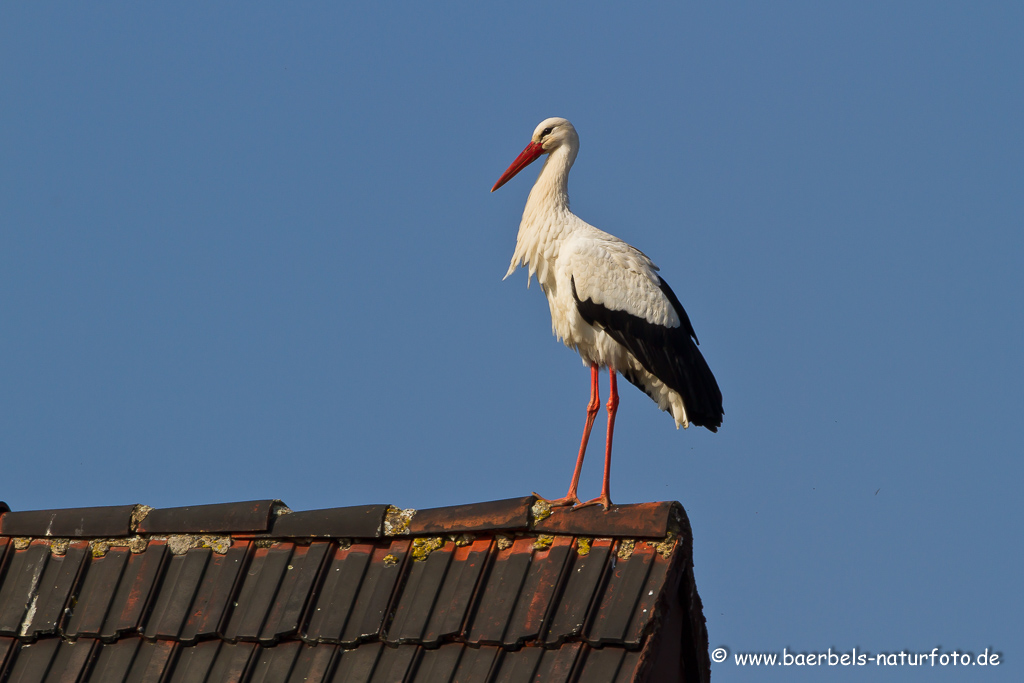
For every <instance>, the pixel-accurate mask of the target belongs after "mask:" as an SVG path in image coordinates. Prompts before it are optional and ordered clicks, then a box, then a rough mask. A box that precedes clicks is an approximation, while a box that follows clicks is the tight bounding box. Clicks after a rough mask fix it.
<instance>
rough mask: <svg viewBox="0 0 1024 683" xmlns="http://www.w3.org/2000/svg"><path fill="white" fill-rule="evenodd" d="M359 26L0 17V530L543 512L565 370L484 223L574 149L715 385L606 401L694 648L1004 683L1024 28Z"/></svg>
mask: <svg viewBox="0 0 1024 683" xmlns="http://www.w3.org/2000/svg"><path fill="white" fill-rule="evenodd" d="M351 7H353V8H354V9H353V8H341V3H337V4H335V3H330V4H328V3H303V4H301V5H293V4H284V3H279V4H277V5H270V4H257V5H253V4H251V3H234V4H224V3H194V4H190V5H185V6H181V5H178V4H167V3H160V4H153V3H149V4H144V5H138V4H133V3H123V4H117V5H110V4H98V3H97V4H90V5H89V6H88V7H85V6H77V7H70V6H69V5H66V4H37V3H32V4H25V3H15V2H3V3H2V4H0V99H2V102H0V453H2V457H3V462H4V468H3V478H2V481H0V499H2V500H5V501H7V502H8V503H9V504H10V505H11V507H12V508H14V509H21V510H25V509H39V508H51V507H72V506H85V505H110V504H123V503H134V502H141V503H146V504H149V505H153V506H158V507H159V506H174V505H187V504H194V503H213V502H222V501H236V500H248V499H255V498H280V499H283V500H284V501H285V502H286V503H287V504H288V505H290V506H291V507H292V508H294V509H312V508H320V507H333V506H343V505H355V504H363V503H393V504H396V505H399V506H402V507H416V508H423V507H432V506H439V505H450V504H457V503H469V502H476V501H484V500H492V499H497V498H508V497H512V496H521V495H526V494H528V493H529V492H531V491H538V492H540V493H542V494H544V495H548V496H552V497H553V496H560V495H563V494H564V493H565V488H566V486H567V484H568V480H569V475H570V473H571V471H572V465H573V461H574V457H575V450H576V447H577V444H578V439H579V434H580V430H581V428H582V424H583V418H584V409H585V404H586V401H587V394H588V373H587V371H586V370H585V368H584V367H583V366H582V364H581V363H580V361H579V360H578V358H577V357H576V355H575V354H574V353H572V352H571V351H569V350H567V349H565V348H564V347H563V346H561V345H560V344H558V343H557V342H556V341H555V340H554V339H553V337H552V336H551V333H550V322H549V317H548V311H547V305H546V303H545V302H544V299H543V295H542V294H541V292H540V290H539V289H538V288H537V287H536V285H535V286H533V287H532V288H530V289H529V290H527V288H526V276H525V272H523V271H519V272H518V273H517V274H516V275H514V276H513V277H511V278H509V279H508V280H506V281H504V282H503V281H502V279H501V278H502V275H503V274H504V273H505V269H506V267H507V265H508V261H509V259H510V257H511V254H512V248H513V245H514V243H515V234H516V229H517V227H518V224H519V218H520V215H521V211H522V207H523V204H524V202H525V199H526V195H527V192H528V190H529V187H530V185H531V183H532V181H533V178H534V177H535V175H536V170H535V169H532V168H531V169H528V170H527V171H526V172H524V173H523V174H521V175H520V176H519V177H517V178H516V179H515V180H514V181H512V182H511V183H509V184H508V185H507V186H505V187H504V188H502V189H501V190H500V191H499V192H497V193H495V194H493V195H492V194H489V193H488V190H489V188H490V187H491V185H492V184H493V183H494V181H495V180H496V179H497V178H498V176H499V175H500V174H501V172H502V171H504V169H505V168H506V166H507V165H508V164H509V163H510V162H511V161H512V159H513V158H514V157H515V156H516V154H518V153H519V151H520V150H521V149H522V148H523V146H524V145H525V144H526V143H527V142H528V141H529V136H530V134H531V132H532V130H533V128H534V126H535V125H536V124H537V123H538V122H539V121H540V120H541V119H543V118H545V117H548V116H556V115H557V116H565V117H567V118H569V119H571V120H572V122H573V123H574V124H575V125H576V128H577V129H578V131H579V133H580V136H581V140H582V150H581V153H580V156H579V159H578V160H577V163H576V167H575V168H574V170H573V174H572V178H571V183H570V192H571V196H572V200H573V208H574V209H575V211H576V212H577V213H578V214H579V215H581V216H582V217H583V218H584V219H586V220H588V221H589V222H591V223H593V224H595V225H597V226H598V227H601V228H603V229H606V230H608V231H610V232H612V233H614V234H617V235H618V236H620V237H622V238H624V239H626V240H627V241H629V242H631V243H633V244H635V245H636V246H637V247H639V248H640V249H642V250H644V251H645V252H646V253H648V254H649V255H650V256H651V257H652V258H653V259H654V260H655V262H656V263H658V265H660V266H661V268H662V273H663V274H664V276H665V278H666V280H668V281H669V282H670V283H671V285H672V287H673V288H674V289H675V291H676V293H677V294H678V295H679V297H680V298H681V299H682V301H683V304H684V305H685V306H686V308H687V311H688V312H689V315H690V318H691V319H692V321H693V324H694V326H695V328H696V330H697V333H698V335H699V336H700V339H701V343H702V346H701V348H702V350H703V351H704V354H705V355H706V357H707V359H708V361H709V363H710V364H711V366H712V368H713V369H714V371H715V373H716V375H717V376H718V379H719V382H720V384H721V386H722V390H723V393H724V395H725V408H726V415H725V424H724V426H723V428H722V430H721V431H720V432H719V433H718V434H711V433H709V432H707V431H705V430H699V429H696V428H695V429H690V430H688V431H678V432H677V431H676V430H675V429H674V428H673V424H672V420H671V418H670V417H668V415H666V414H664V413H661V412H659V411H658V410H657V409H656V408H655V406H654V404H653V403H651V402H650V401H649V400H648V399H647V398H646V397H645V396H644V395H643V394H641V393H640V392H639V391H637V390H635V389H634V388H632V387H630V386H628V385H625V384H624V386H623V389H624V391H623V396H622V403H621V406H620V409H619V420H618V425H617V433H616V438H617V444H616V449H615V460H614V463H613V481H612V497H613V499H614V500H616V501H617V502H639V501H648V500H664V499H674V500H679V501H681V502H682V503H683V505H684V506H685V507H686V509H687V511H688V513H689V515H690V519H691V521H692V523H693V526H694V532H695V536H696V541H695V546H696V547H695V559H696V568H695V572H696V577H697V582H698V586H699V589H700V592H701V595H702V597H703V599H704V605H705V610H706V614H707V618H708V629H709V632H710V637H711V645H712V647H715V646H718V645H722V646H726V647H728V648H729V650H730V651H732V652H745V651H781V649H782V648H783V647H788V648H789V649H790V650H791V651H794V650H795V651H812V652H813V651H824V650H826V649H827V648H829V647H832V648H834V649H844V650H845V649H849V648H852V647H854V646H856V647H858V648H861V649H862V650H867V651H869V652H872V653H877V652H892V651H899V650H901V649H910V650H914V651H919V650H927V651H930V650H931V649H932V648H933V647H936V646H940V647H941V648H942V649H943V651H946V652H949V651H952V650H953V649H961V650H963V649H966V650H969V651H971V652H975V653H977V652H981V651H982V650H984V648H986V647H989V648H994V649H995V650H997V651H1000V652H1002V653H1003V657H1004V659H1005V663H1004V664H1003V665H1001V666H999V667H997V668H991V667H990V668H989V669H987V670H984V671H983V670H981V669H974V670H972V671H968V672H964V671H963V670H962V669H958V670H954V669H952V668H948V669H941V668H938V667H936V668H934V669H927V670H921V669H912V668H910V667H903V668H900V669H894V670H890V671H878V670H876V669H875V668H874V667H871V668H870V669H857V668H847V669H836V668H832V669H828V668H827V667H826V668H824V669H816V670H807V669H795V668H790V669H782V668H778V669H775V670H766V669H760V670H757V669H742V668H740V667H737V666H736V665H734V664H732V663H725V664H719V665H716V666H715V667H714V676H715V680H716V681H752V680H758V681H764V680H768V681H816V680H839V681H868V680H893V681H895V680H901V681H902V680H910V681H929V682H930V681H947V680H949V681H952V680H978V681H1004V680H1005V681H1009V680H1022V678H1021V677H1022V675H1024V674H1022V673H1021V665H1020V661H1021V659H1022V658H1024V652H1022V651H1021V649H1020V648H1021V643H1022V642H1024V638H1022V636H1024V628H1022V621H1021V613H1022V612H1024V600H1022V593H1024V591H1022V589H1021V582H1020V573H1021V567H1022V564H1024V552H1022V541H1021V539H1022V535H1021V525H1022V523H1024V514H1022V503H1021V502H1020V501H1021V497H1020V493H1019V489H1020V487H1021V482H1022V475H1024V466H1022V461H1021V455H1022V451H1024V448H1022V446H1024V438H1022V429H1021V424H1022V418H1021V416H1022V414H1024V388H1022V387H1024V267H1022V262H1024V235H1022V222H1024V221H1022V217H1024V182H1022V181H1024V125H1022V118H1021V117H1022V112H1024V78H1022V74H1024V40H1022V38H1021V36H1022V28H1024V9H1022V7H1021V5H1020V4H1019V3H1009V2H1007V3H966V2H964V3H936V2H919V3H889V2H849V3H817V2H775V3H715V4H714V5H713V6H706V3H701V4H698V3H688V4H685V5H681V4H676V3H672V4H649V5H646V6H645V8H638V7H636V6H633V7H631V8H630V9H628V10H626V9H623V8H621V7H618V8H617V7H612V6H596V5H594V4H593V3H586V4H579V5H575V6H561V5H559V6H553V3H536V4H535V3H516V4H515V7H514V8H505V9H496V8H494V7H479V6H476V5H470V4H466V3H463V4H460V5H454V4H449V5H436V4H424V3H381V4H380V5H370V4H367V3H352V4H351ZM603 391H604V389H603ZM603 420H604V416H603V414H602V415H601V416H600V417H599V423H598V424H599V429H601V427H600V425H602V424H603ZM597 440H598V441H600V437H598V439H597ZM599 477H600V456H599V449H595V450H594V451H593V452H592V454H591V459H590V460H588V463H587V467H586V468H585V472H584V479H583V485H582V488H581V496H583V497H585V498H586V497H591V496H594V495H596V494H597V493H598V489H599ZM965 674H969V675H967V676H965Z"/></svg>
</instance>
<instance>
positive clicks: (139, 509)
mask: <svg viewBox="0 0 1024 683" xmlns="http://www.w3.org/2000/svg"><path fill="white" fill-rule="evenodd" d="M152 511H153V508H151V507H150V506H148V505H142V504H139V505H136V506H135V507H134V508H133V509H132V521H131V529H132V531H135V530H136V529H138V528H139V524H141V523H142V520H144V519H146V516H147V515H149V513H150V512H152Z"/></svg>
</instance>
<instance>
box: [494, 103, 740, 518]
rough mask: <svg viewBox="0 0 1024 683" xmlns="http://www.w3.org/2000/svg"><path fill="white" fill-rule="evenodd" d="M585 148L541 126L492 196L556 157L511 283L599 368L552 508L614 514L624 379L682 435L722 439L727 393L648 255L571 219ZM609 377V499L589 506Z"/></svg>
mask: <svg viewBox="0 0 1024 683" xmlns="http://www.w3.org/2000/svg"><path fill="white" fill-rule="evenodd" d="M579 149H580V139H579V136H578V135H577V134H576V129H575V128H573V125H572V124H571V123H569V122H568V121H567V120H565V119H563V118H557V117H556V118H550V119H546V120H544V121H542V122H541V123H540V125H538V126H537V129H536V130H535V131H533V139H532V141H531V142H530V144H528V145H527V146H526V149H524V150H523V152H522V153H521V154H520V155H519V156H518V157H517V158H516V160H515V161H513V162H512V165H511V166H509V167H508V170H507V171H505V173H503V174H502V176H501V177H500V178H498V182H496V183H495V184H494V187H493V188H491V192H494V191H495V190H497V189H498V188H499V187H501V186H502V185H504V184H505V183H507V182H508V181H509V180H511V179H512V177H513V176H515V175H516V174H517V173H519V172H520V171H521V170H523V169H524V168H526V167H527V166H528V165H530V164H531V163H532V162H533V161H535V160H536V159H537V158H538V157H540V155H542V154H547V155H548V158H547V160H546V161H545V162H544V168H542V169H541V172H540V175H539V176H538V177H537V182H536V183H534V185H533V189H532V190H530V196H529V198H528V199H527V200H526V209H524V211H523V220H522V223H520V224H519V235H518V236H517V237H516V250H515V253H514V254H512V263H511V264H510V265H509V269H508V272H507V273H506V274H505V277H506V278H507V277H508V276H509V275H511V274H512V273H513V272H514V271H515V269H516V268H517V267H518V266H520V265H522V266H526V267H528V268H529V275H528V276H527V284H529V282H530V279H531V278H532V277H533V276H534V275H536V277H537V281H538V282H539V283H540V287H541V289H542V290H543V292H544V294H545V295H546V296H547V298H548V306H549V307H550V308H551V327H552V330H553V332H554V334H555V336H556V337H558V339H560V340H561V341H563V342H565V345H566V346H569V347H570V348H574V349H576V351H578V352H579V354H580V356H581V357H582V358H583V364H584V365H587V366H590V403H589V404H588V405H587V421H586V423H585V426H584V428H583V439H582V442H581V443H580V452H579V456H578V457H577V458H576V469H575V471H574V472H573V475H572V482H571V483H570V484H569V492H568V494H566V496H565V497H564V498H559V499H558V500H552V501H549V502H550V504H551V505H552V506H564V505H574V506H576V507H582V506H585V505H594V504H597V503H600V504H601V505H603V506H604V508H605V509H607V508H608V507H609V506H610V505H611V498H610V496H609V492H608V488H609V473H610V469H611V457H612V433H613V431H614V428H615V411H616V408H617V406H618V405H619V394H618V389H617V387H616V381H615V377H616V374H615V373H616V372H620V373H622V376H623V377H625V378H626V379H627V380H629V381H630V382H632V383H633V384H635V385H636V386H637V387H639V388H640V389H642V390H643V391H644V392H645V393H646V394H647V395H648V396H650V397H651V398H652V399H653V400H654V401H655V403H657V404H658V407H659V408H661V409H662V410H665V411H668V412H669V413H671V414H672V417H673V418H674V419H675V422H676V428H677V429H678V428H679V427H680V426H682V427H683V428H686V427H689V426H690V425H691V424H695V425H697V426H699V427H707V428H708V429H710V430H711V431H712V432H716V431H718V427H719V426H721V424H722V415H723V414H724V411H723V410H722V392H721V390H720V389H719V388H718V382H717V381H715V376H714V375H713V374H711V369H710V368H709V367H708V364H707V362H706V361H705V360H704V357H703V356H702V355H701V353H700V351H699V350H698V349H697V343H698V342H697V335H696V334H694V331H693V327H692V326H691V325H690V319H689V317H687V315H686V311H684V310H683V306H682V304H680V303H679V299H678V298H677V297H676V295H675V293H673V291H672V289H671V288H670V287H669V286H668V283H667V282H665V281H664V280H663V279H661V277H660V276H659V275H658V267H657V266H656V265H654V263H652V262H651V260H650V259H649V258H647V256H646V255H644V254H643V252H641V251H640V250H639V249H636V248H634V247H632V246H630V245H628V244H626V243H625V242H623V241H622V240H620V239H619V238H617V237H614V236H613V235H609V234H608V233H606V232H604V231H602V230H598V229H597V228H595V227H594V226H592V225H589V224H588V223H586V222H584V221H583V220H581V219H580V218H578V217H577V216H576V215H575V214H573V213H572V212H571V211H570V210H569V169H570V168H572V164H573V162H574V161H575V160H576V154H577V153H578V152H579ZM604 367H606V368H608V378H609V394H610V396H609V398H608V404H607V407H608V436H607V440H606V441H605V455H604V484H603V486H602V490H601V495H600V496H598V497H597V498H594V499H593V500H590V501H587V502H586V503H581V502H580V499H579V498H578V497H577V495H576V487H577V486H578V484H579V479H580V470H581V469H582V467H583V456H584V454H585V453H586V450H587V441H588V440H589V439H590V430H591V428H592V427H593V426H594V418H595V417H596V416H597V411H598V408H599V407H600V397H599V395H598V368H604Z"/></svg>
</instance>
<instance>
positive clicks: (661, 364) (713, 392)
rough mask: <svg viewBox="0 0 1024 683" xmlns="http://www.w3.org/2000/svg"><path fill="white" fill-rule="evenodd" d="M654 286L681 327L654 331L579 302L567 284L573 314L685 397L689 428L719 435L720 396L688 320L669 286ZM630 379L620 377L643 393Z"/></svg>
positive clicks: (640, 321) (647, 325) (619, 313)
mask: <svg viewBox="0 0 1024 683" xmlns="http://www.w3.org/2000/svg"><path fill="white" fill-rule="evenodd" d="M658 280H659V286H660V288H661V291H662V293H663V294H664V295H665V298H666V299H668V301H669V303H670V304H671V305H672V308H673V309H675V312H676V315H678V316H679V322H680V325H679V327H665V326H664V325H656V324H654V323H651V322H649V321H647V320H644V319H643V318H641V317H639V316H636V315H633V314H631V313H627V312H626V311H617V310H613V309H610V308H607V307H605V306H603V305H602V304H598V303H594V301H593V299H589V298H588V299H585V300H582V301H581V300H580V297H579V295H578V294H577V293H576V279H575V278H572V279H571V283H572V296H573V299H575V300H576V310H577V311H579V314H580V316H581V317H582V318H583V319H584V320H585V321H587V323H588V324H590V325H594V326H597V327H600V328H601V329H603V330H604V331H605V332H607V333H608V335H609V336H610V337H611V338H612V339H614V340H615V341H617V342H618V343H620V344H622V345H623V346H624V347H625V348H626V350H627V351H629V352H630V353H631V354H633V356H634V357H636V359H637V360H638V361H640V365H642V366H643V367H644V369H645V370H647V372H649V373H651V374H652V375H654V376H655V377H657V378H658V379H660V380H661V381H662V382H664V383H665V384H666V385H668V387H669V388H670V389H673V390H674V391H676V392H677V393H678V394H679V395H680V396H682V397H683V405H685V406H686V415H687V418H688V419H689V420H690V422H692V423H693V424H695V425H697V426H698V427H707V428H708V429H710V430H711V431H713V432H717V431H718V428H719V427H720V426H722V416H723V415H724V413H725V411H724V410H723V409H722V391H721V389H719V388H718V381H717V380H716V379H715V376H714V375H713V374H712V373H711V368H709V367H708V363H707V361H706V360H704V356H703V355H702V354H701V352H700V349H698V348H697V335H696V334H695V333H694V331H693V325H691V324H690V317H689V316H688V315H686V311H685V310H683V306H682V304H680V303H679V299H678V297H676V295H675V292H673V291H672V288H671V287H669V286H668V283H666V282H665V281H664V280H662V279H661V278H658ZM620 372H621V370H620ZM630 375H631V373H629V372H622V376H623V377H625V378H626V379H627V380H629V381H630V382H631V383H633V384H635V385H636V386H637V387H639V388H640V389H641V390H643V391H645V392H646V391H647V390H646V388H645V387H644V386H643V385H642V384H640V382H639V379H638V378H636V377H632V376H630Z"/></svg>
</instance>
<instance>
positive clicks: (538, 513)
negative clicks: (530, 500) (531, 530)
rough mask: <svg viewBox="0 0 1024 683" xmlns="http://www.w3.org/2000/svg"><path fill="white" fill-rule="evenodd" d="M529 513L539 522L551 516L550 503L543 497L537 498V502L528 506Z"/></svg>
mask: <svg viewBox="0 0 1024 683" xmlns="http://www.w3.org/2000/svg"><path fill="white" fill-rule="evenodd" d="M530 514H531V515H533V521H534V522H539V521H541V520H542V519H547V518H548V517H550V516H551V504H550V503H548V502H547V501H546V500H544V499H543V498H538V499H537V502H535V503H534V504H533V506H531V507H530Z"/></svg>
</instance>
